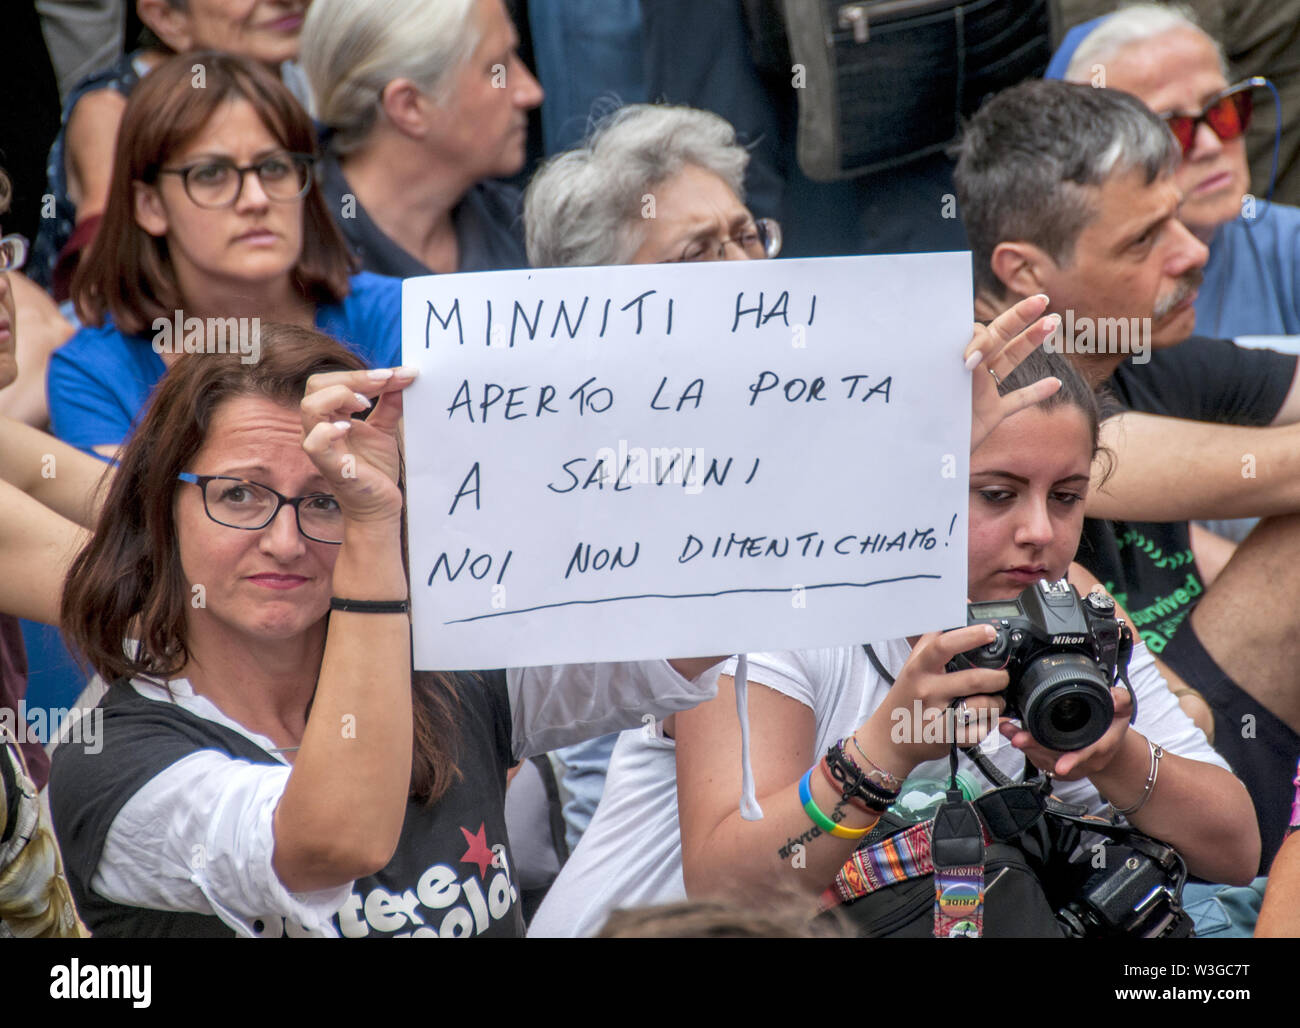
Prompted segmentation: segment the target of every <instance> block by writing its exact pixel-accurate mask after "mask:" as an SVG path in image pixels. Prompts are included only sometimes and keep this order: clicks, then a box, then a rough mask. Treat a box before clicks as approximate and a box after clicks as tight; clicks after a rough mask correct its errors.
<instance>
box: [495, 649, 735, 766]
mask: <svg viewBox="0 0 1300 1028" xmlns="http://www.w3.org/2000/svg"><path fill="white" fill-rule="evenodd" d="M506 688H507V691H508V692H509V696H510V717H511V722H512V737H513V746H514V754H515V756H516V757H517V758H521V759H522V758H524V757H529V756H532V755H533V754H536V753H546V752H548V751H550V750H554V749H559V748H560V747H563V746H568V745H570V744H571V743H575V742H581V741H582V740H584V739H591V738H595V737H596V736H599V735H608V734H609V733H611V732H621V731H623V730H624V729H627V728H637V727H639V726H641V725H642V724H644V723H646V720H647V719H648V718H649V719H653V720H661V719H663V718H665V717H667V716H668V715H669V714H675V713H677V712H678V711H679V710H689V709H690V708H691V707H694V706H697V705H698V704H700V703H703V702H704V701H705V700H711V699H712V698H713V697H714V696H716V695H717V693H718V668H716V667H714V668H710V669H709V670H708V671H705V672H704V673H703V674H702V675H700V676H699V677H698V678H696V679H694V680H689V681H688V680H687V679H686V678H683V677H682V676H681V675H679V674H678V673H677V672H676V671H675V670H674V669H673V667H672V665H671V664H669V663H668V661H666V660H639V661H625V662H621V663H600V664H553V665H549V666H546V667H528V668H510V669H508V670H507V671H506Z"/></svg>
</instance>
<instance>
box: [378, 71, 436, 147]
mask: <svg viewBox="0 0 1300 1028" xmlns="http://www.w3.org/2000/svg"><path fill="white" fill-rule="evenodd" d="M379 106H380V107H381V108H382V109H383V112H384V115H385V117H387V118H388V120H389V121H390V122H392V123H393V126H394V127H395V128H396V129H397V130H398V131H399V132H401V133H402V134H403V135H405V136H414V137H416V138H419V137H422V136H424V135H426V134H427V133H428V131H429V111H430V108H431V107H432V106H433V103H432V101H431V100H430V99H429V98H428V97H427V96H425V95H424V93H423V92H421V91H420V88H419V87H418V86H417V85H416V84H415V83H414V82H412V81H411V80H410V79H393V80H392V81H391V82H389V83H388V84H387V85H385V86H384V88H383V90H382V91H381V92H380V94H379Z"/></svg>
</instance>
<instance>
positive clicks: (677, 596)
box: [443, 575, 943, 625]
mask: <svg viewBox="0 0 1300 1028" xmlns="http://www.w3.org/2000/svg"><path fill="white" fill-rule="evenodd" d="M923 578H928V579H932V580H934V581H939V580H941V579H942V578H943V576H942V575H899V576H898V577H896V578H877V579H874V580H873V581H870V582H823V583H821V584H820V585H806V586H804V587H803V588H804V589H805V590H806V591H807V592H812V591H813V590H814V589H866V588H868V587H869V586H873V585H888V584H890V583H893V582H913V581H917V580H918V579H923ZM789 592H790V587H789V586H788V585H783V586H774V587H772V588H755V589H719V590H718V591H717V592H710V593H636V594H633V595H630V596H606V597H605V598H603V599H599V600H564V601H563V602H560V603H542V604H538V605H537V606H536V607H520V608H519V609H518V610H497V611H493V612H492V613H491V614H476V615H475V616H474V617H468V618H456V619H455V620H453V621H444V622H443V624H444V625H463V624H467V623H468V622H470V621H482V620H484V619H485V618H500V617H508V616H509V615H511V614H530V613H532V612H533V611H536V610H550V609H551V608H553V607H573V606H590V605H593V604H598V603H618V602H619V601H620V600H703V599H711V598H713V597H715V596H732V595H735V594H737V593H785V594H788V593H789Z"/></svg>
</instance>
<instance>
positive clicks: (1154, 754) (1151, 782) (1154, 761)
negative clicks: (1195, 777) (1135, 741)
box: [1111, 739, 1165, 817]
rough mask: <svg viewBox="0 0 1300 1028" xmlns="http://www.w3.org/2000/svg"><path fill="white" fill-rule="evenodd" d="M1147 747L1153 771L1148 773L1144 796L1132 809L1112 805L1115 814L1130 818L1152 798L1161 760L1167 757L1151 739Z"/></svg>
mask: <svg viewBox="0 0 1300 1028" xmlns="http://www.w3.org/2000/svg"><path fill="white" fill-rule="evenodd" d="M1147 746H1148V747H1149V748H1150V750H1151V769H1150V770H1149V771H1148V772H1147V784H1146V785H1145V786H1144V787H1143V789H1142V795H1141V796H1139V797H1138V801H1137V802H1136V803H1134V804H1133V806H1131V807H1125V808H1123V809H1121V808H1119V807H1116V806H1115V804H1113V803H1112V804H1111V806H1112V807H1114V809H1115V813H1117V814H1123V815H1124V816H1125V817H1128V816H1129V815H1130V814H1136V813H1137V812H1138V811H1139V810H1141V809H1142V808H1143V807H1145V806H1146V804H1147V800H1149V799H1150V798H1151V793H1152V791H1153V790H1154V789H1155V787H1156V779H1157V778H1159V777H1160V758H1161V757H1163V756H1164V755H1165V751H1164V750H1162V749H1161V748H1160V747H1159V746H1157V745H1156V744H1155V743H1153V742H1152V741H1151V740H1150V739H1148V740H1147Z"/></svg>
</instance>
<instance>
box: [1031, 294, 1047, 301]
mask: <svg viewBox="0 0 1300 1028" xmlns="http://www.w3.org/2000/svg"><path fill="white" fill-rule="evenodd" d="M1032 299H1035V300H1042V301H1043V303H1049V302H1050V301H1049V299H1048V296H1047V294H1046V293H1035V294H1034V295H1033V297H1032Z"/></svg>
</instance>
